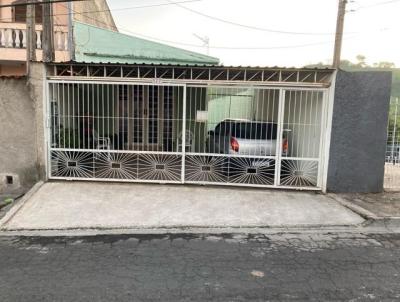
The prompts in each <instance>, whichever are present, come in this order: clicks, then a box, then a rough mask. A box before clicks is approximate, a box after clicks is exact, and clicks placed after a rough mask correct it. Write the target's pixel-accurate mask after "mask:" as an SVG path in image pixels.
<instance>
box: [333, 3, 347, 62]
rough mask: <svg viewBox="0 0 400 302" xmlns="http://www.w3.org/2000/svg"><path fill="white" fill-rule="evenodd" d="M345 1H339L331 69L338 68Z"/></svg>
mask: <svg viewBox="0 0 400 302" xmlns="http://www.w3.org/2000/svg"><path fill="white" fill-rule="evenodd" d="M346 4H347V0H339V8H338V15H337V21H336V35H335V50H334V53H333V64H332V67H333V68H339V67H340V54H341V52H342V40H343V27H344V15H345V14H346Z"/></svg>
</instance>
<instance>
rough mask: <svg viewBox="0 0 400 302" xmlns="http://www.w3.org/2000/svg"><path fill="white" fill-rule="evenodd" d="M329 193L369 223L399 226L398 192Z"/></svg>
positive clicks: (399, 207)
mask: <svg viewBox="0 0 400 302" xmlns="http://www.w3.org/2000/svg"><path fill="white" fill-rule="evenodd" d="M329 195H330V196H331V197H332V198H334V199H335V200H337V201H338V202H339V203H341V204H342V205H343V206H346V207H347V208H349V209H351V210H352V211H354V212H356V213H358V214H359V215H361V216H362V217H364V218H365V219H368V220H370V222H371V223H375V224H379V223H384V224H386V225H388V224H392V225H394V226H397V227H398V226H400V192H384V193H376V194H371V193H368V194H362V193H348V194H329Z"/></svg>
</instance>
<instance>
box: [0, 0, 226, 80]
mask: <svg viewBox="0 0 400 302" xmlns="http://www.w3.org/2000/svg"><path fill="white" fill-rule="evenodd" d="M23 2H25V0H16V1H12V0H0V5H6V4H18V3H23ZM68 5H71V10H69V8H68ZM26 9H27V7H26V6H25V5H21V6H14V7H3V8H0V76H2V75H3V76H20V75H24V74H26V63H25V62H26V58H27V54H26ZM52 10H53V23H54V50H55V62H66V61H70V60H77V61H89V62H92V61H93V62H100V61H102V62H119V63H133V62H135V63H138V62H140V63H155V64H157V63H167V62H169V63H181V64H182V63H184V64H206V65H209V64H218V62H219V60H218V59H216V58H212V57H209V56H204V55H201V54H197V53H194V52H190V51H186V50H183V49H179V48H175V47H171V46H167V45H164V44H160V43H155V42H151V41H148V40H144V39H139V38H136V37H132V36H128V35H123V34H120V33H118V30H117V27H116V26H115V23H114V20H113V17H112V15H111V13H110V11H109V8H108V5H107V2H106V1H105V0H92V1H77V2H73V3H70V4H66V3H54V4H53V7H52ZM69 11H71V15H72V18H71V19H72V24H69V20H70V18H69ZM35 15H36V18H35V19H36V34H37V37H36V47H37V50H36V59H37V61H41V60H42V21H43V16H42V6H41V5H36V12H35ZM70 28H75V30H73V41H74V49H73V50H72V51H70V50H69V49H68V48H69V46H68V44H69V43H68V40H69V29H70ZM110 41H113V43H110ZM111 44H112V46H111ZM74 50H75V51H76V56H75V55H74V53H75V52H74Z"/></svg>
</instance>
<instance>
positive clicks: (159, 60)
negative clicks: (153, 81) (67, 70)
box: [74, 22, 219, 65]
mask: <svg viewBox="0 0 400 302" xmlns="http://www.w3.org/2000/svg"><path fill="white" fill-rule="evenodd" d="M74 37H75V61H77V62H92V63H100V62H107V63H120V64H122V63H126V64H142V63H144V64H199V65H218V63H219V59H217V58H214V57H210V56H206V55H203V54H199V53H196V52H192V51H188V50H184V49H181V48H176V47H173V46H169V45H165V44H162V43H156V42H153V41H149V40H145V39H141V38H137V37H134V36H130V35H125V34H122V33H119V32H116V31H112V30H108V29H104V28H101V27H97V26H94V25H90V24H85V23H82V22H74ZM110 41H112V43H110Z"/></svg>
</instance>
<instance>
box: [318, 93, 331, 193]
mask: <svg viewBox="0 0 400 302" xmlns="http://www.w3.org/2000/svg"><path fill="white" fill-rule="evenodd" d="M321 93H322V99H321V102H322V105H321V111H322V112H321V113H320V120H321V121H320V126H319V127H320V131H321V133H320V138H319V154H318V176H317V187H320V188H322V182H323V175H324V171H325V170H324V169H326V167H325V166H324V164H323V163H324V162H325V161H324V160H323V154H325V152H324V150H325V141H324V137H325V131H326V130H327V122H326V121H327V116H328V98H329V96H328V91H317V95H319V94H321ZM318 99H319V97H318ZM318 99H317V102H318ZM317 109H318V106H317ZM322 189H323V188H322Z"/></svg>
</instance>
